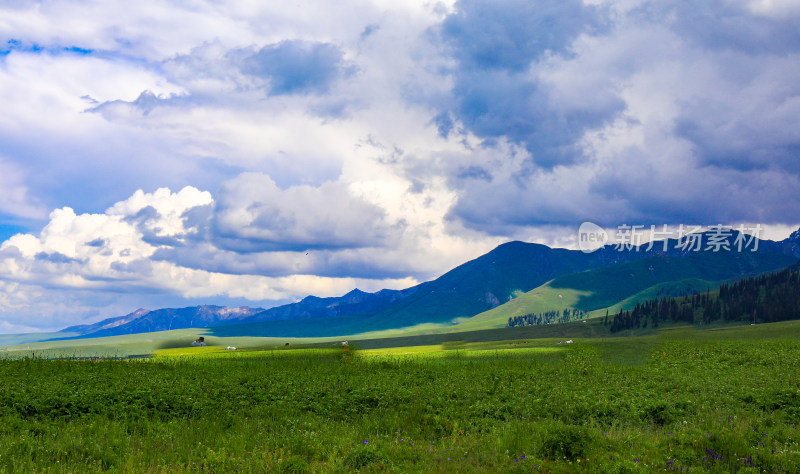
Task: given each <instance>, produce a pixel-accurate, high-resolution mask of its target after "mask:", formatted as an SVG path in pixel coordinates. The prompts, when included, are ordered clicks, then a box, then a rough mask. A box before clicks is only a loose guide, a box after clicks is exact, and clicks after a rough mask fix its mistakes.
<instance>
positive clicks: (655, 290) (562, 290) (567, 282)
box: [459, 252, 797, 330]
mask: <svg viewBox="0 0 800 474" xmlns="http://www.w3.org/2000/svg"><path fill="white" fill-rule="evenodd" d="M796 261H797V259H795V258H794V257H792V256H788V255H782V254H775V253H767V252H763V253H762V252H752V253H751V252H698V253H693V254H690V255H688V256H686V257H685V258H675V257H669V256H665V255H659V256H655V257H649V258H645V259H642V260H637V261H634V262H628V263H623V264H618V265H608V266H605V267H601V268H597V269H593V270H587V271H584V272H579V273H572V274H568V275H562V276H560V277H558V278H555V279H554V280H552V281H550V282H548V283H547V284H545V285H543V286H541V287H539V288H536V289H534V290H532V291H530V292H528V293H525V294H524V295H521V296H520V297H518V298H516V299H514V300H513V301H510V302H508V303H506V304H504V305H502V306H498V307H497V308H494V309H492V310H489V311H486V312H484V313H481V314H478V315H476V316H474V317H472V318H469V319H467V320H465V321H462V322H461V323H460V324H459V326H460V327H461V328H462V329H464V330H468V329H480V328H490V327H493V328H496V327H503V326H505V325H506V324H507V322H508V318H510V317H513V316H520V315H523V314H527V313H540V312H545V311H550V310H562V309H565V308H577V309H580V310H583V311H586V312H590V311H595V310H601V309H602V310H604V309H606V308H611V309H617V310H618V309H619V307H623V308H625V309H628V307H633V305H635V304H636V302H637V301H641V300H644V299H650V298H652V297H653V295H656V296H677V295H674V294H673V293H675V292H676V290H678V291H680V290H685V291H686V293H687V294H688V293H690V292H694V291H697V290H699V291H704V290H705V289H706V288H716V287H717V286H719V284H720V283H722V282H723V281H726V280H732V279H739V278H743V277H747V276H753V275H758V274H761V273H764V272H769V271H774V270H779V269H782V268H785V267H787V266H788V265H791V264H793V263H794V262H796ZM703 285H707V286H703Z"/></svg>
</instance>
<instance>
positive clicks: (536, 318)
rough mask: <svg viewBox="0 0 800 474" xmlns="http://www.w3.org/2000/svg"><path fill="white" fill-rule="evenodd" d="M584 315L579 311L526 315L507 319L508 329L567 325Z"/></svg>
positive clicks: (565, 310)
mask: <svg viewBox="0 0 800 474" xmlns="http://www.w3.org/2000/svg"><path fill="white" fill-rule="evenodd" d="M585 315H586V313H585V312H584V311H581V310H579V309H573V308H567V309H564V310H558V309H554V310H550V311H545V312H543V313H528V314H523V315H522V316H512V317H510V318H508V327H510V328H513V327H519V326H538V325H540V324H555V323H568V322H570V321H575V320H577V319H582V318H583V317H584V316H585Z"/></svg>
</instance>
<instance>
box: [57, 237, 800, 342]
mask: <svg viewBox="0 0 800 474" xmlns="http://www.w3.org/2000/svg"><path fill="white" fill-rule="evenodd" d="M706 234H708V233H706ZM701 235H704V236H705V237H708V236H707V235H705V234H701ZM736 237H737V234H736V232H733V233H732V234H731V235H729V236H727V238H726V241H725V242H726V244H727V245H728V247H731V250H728V251H721V252H712V251H711V250H706V249H701V250H700V251H692V250H689V249H686V248H681V247H679V246H677V245H676V243H677V242H676V241H674V240H671V241H668V248H667V250H666V251H664V249H663V246H662V244H661V243H656V245H653V246H652V248H650V249H648V248H647V245H643V246H640V247H631V248H627V249H622V250H620V249H618V248H616V247H615V246H612V245H607V246H605V247H602V248H600V249H598V250H597V251H595V252H592V253H584V252H581V251H578V250H567V249H560V248H550V247H547V246H545V245H541V244H533V243H526V242H519V241H514V242H508V243H505V244H502V245H500V246H498V247H497V248H495V249H494V250H492V251H491V252H489V253H487V254H485V255H482V256H480V257H478V258H476V259H474V260H471V261H469V262H466V263H464V264H462V265H459V266H458V267H456V268H454V269H452V270H450V271H448V272H447V273H445V274H444V275H442V276H441V277H439V278H437V279H435V280H432V281H428V282H424V283H421V284H419V285H416V286H413V287H410V288H406V289H403V290H381V291H378V292H375V293H367V292H364V291H361V290H358V289H354V290H353V291H351V292H349V293H347V294H345V295H343V296H340V297H330V298H320V297H316V296H308V297H306V298H304V299H303V300H301V301H299V302H296V303H291V304H287V305H282V306H278V307H274V308H270V309H263V308H250V307H240V308H227V307H223V306H209V305H206V306H194V307H188V308H165V309H157V310H153V311H149V310H145V309H139V310H137V311H134V312H132V313H130V314H128V315H125V316H119V317H114V318H108V319H105V320H103V321H100V322H98V323H94V324H87V325H78V326H71V327H68V328H65V329H63V330H62V331H61V332H62V333H64V334H65V335H66V333H70V336H72V337H101V336H113V335H121V334H135V333H142V332H152V331H164V330H170V329H182V328H192V327H215V333H216V334H217V335H220V336H222V335H254V336H255V335H260V336H263V335H275V336H330V335H342V334H355V333H360V332H364V331H375V330H382V329H395V328H403V327H409V326H413V325H418V324H423V323H440V324H442V323H444V324H452V323H454V322H456V321H465V320H466V321H467V322H469V320H470V318H473V319H475V320H476V321H483V320H486V319H487V318H486V317H485V316H484V315H485V314H486V313H487V312H491V313H492V314H495V316H493V318H494V319H492V318H489V319H492V321H493V324H494V325H495V326H494V327H496V325H497V324H498V322H499V321H502V319H503V318H504V317H505V316H506V315H507V314H512V313H519V312H520V311H522V310H523V309H526V308H527V307H526V306H524V305H522V306H521V304H522V302H525V301H534V300H535V296H532V295H531V294H528V293H529V292H532V290H535V289H538V288H540V287H543V285H544V286H545V287H546V288H550V289H559V290H558V291H559V295H561V294H562V293H564V291H565V290H566V289H569V290H574V292H576V293H575V294H576V295H578V294H583V295H584V296H583V300H581V298H577V297H576V298H577V299H575V300H574V301H573V300H569V302H570V303H571V304H572V306H574V307H576V308H580V309H581V310H584V311H591V310H594V309H598V308H601V307H608V306H612V305H614V304H616V303H620V302H621V301H622V300H624V299H626V298H631V297H633V296H635V295H636V294H637V293H638V292H642V291H646V290H647V289H648V288H651V287H654V286H656V285H662V286H663V284H665V283H666V282H679V281H682V280H686V279H692V278H694V279H701V281H702V282H703V283H702V284H712V283H713V284H718V283H720V282H722V281H726V280H731V279H737V278H741V277H744V276H750V275H754V274H758V273H763V272H766V271H772V270H778V269H780V268H783V267H786V266H788V265H790V264H792V263H794V262H796V261H797V259H798V258H800V230H798V231H795V232H794V233H792V234H791V236H790V237H788V238H787V239H785V240H782V241H777V242H776V241H770V240H759V241H757V243H758V248H757V251H755V252H751V251H750V250H745V251H744V252H737V251H735V244H734V242H735V239H736ZM640 261H641V262H642V263H641V264H637V263H636V262H640ZM656 267H657V268H658V269H659V271H655V268H656ZM548 282H550V283H548ZM537 291H538V292H539V293H537V294H541V290H537ZM534 293H536V292H534ZM586 295H589V296H586ZM523 296H524V297H523ZM562 296H563V295H562ZM519 297H523V298H521V299H519V300H518V301H515V300H517V299H518V298H519ZM564 303H567V301H564ZM537 304H538V303H537ZM532 307H535V308H539V307H541V304H539V306H537V305H536V304H534V305H533V306H532ZM505 308H509V310H506V309H505ZM510 308H516V309H514V310H513V311H512V312H511V313H510V312H509V311H511V309H510ZM504 311H505V312H504ZM310 320H314V321H313V323H311V321H310ZM74 335H77V336H74Z"/></svg>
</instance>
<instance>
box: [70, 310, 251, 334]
mask: <svg viewBox="0 0 800 474" xmlns="http://www.w3.org/2000/svg"><path fill="white" fill-rule="evenodd" d="M262 311H264V308H250V307H248V306H241V307H238V308H228V307H226V306H213V305H203V306H191V307H188V308H163V309H157V310H154V311H150V310H147V309H141V308H140V309H137V310H136V311H134V312H133V313H130V314H127V315H125V316H119V317H115V318H108V319H104V320H102V321H100V322H97V323H94V324H85V325H78V326H70V327H68V328H64V329H62V330H61V331H60V332H64V333H78V334H80V335H81V336H84V337H87V336H91V337H104V336H117V335H120V334H136V333H141V332H154V331H169V330H171V329H184V328H192V327H206V326H214V325H217V324H224V323H226V322H228V323H230V322H238V321H239V320H241V319H243V318H246V317H248V316H251V315H253V314H256V313H260V312H262Z"/></svg>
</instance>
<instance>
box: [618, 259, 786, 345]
mask: <svg viewBox="0 0 800 474" xmlns="http://www.w3.org/2000/svg"><path fill="white" fill-rule="evenodd" d="M792 319H800V268H799V267H798V265H793V266H792V267H789V268H787V269H785V270H782V271H779V272H776V273H770V274H764V275H760V276H756V277H751V278H745V279H742V280H739V281H737V282H733V283H725V284H722V285H721V286H720V287H719V290H718V291H715V292H713V293H712V292H711V291H706V292H705V293H700V294H695V295H690V296H685V297H680V298H660V299H652V300H648V301H645V302H643V303H637V304H636V306H635V307H634V308H633V309H632V310H620V312H619V313H617V314H616V315H613V316H611V317H610V316H609V315H608V314H606V316H605V317H604V319H603V323H604V324H605V325H610V329H611V332H617V331H621V330H625V329H635V328H646V327H648V326H651V327H658V325H659V323H661V322H664V321H671V322H686V323H690V324H692V323H695V322H698V323H702V324H709V323H712V322H714V321H750V322H752V323H773V322H778V321H788V320H792Z"/></svg>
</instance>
